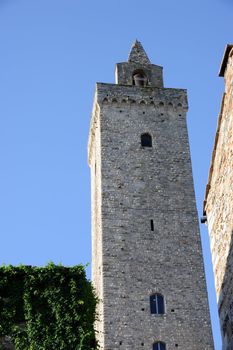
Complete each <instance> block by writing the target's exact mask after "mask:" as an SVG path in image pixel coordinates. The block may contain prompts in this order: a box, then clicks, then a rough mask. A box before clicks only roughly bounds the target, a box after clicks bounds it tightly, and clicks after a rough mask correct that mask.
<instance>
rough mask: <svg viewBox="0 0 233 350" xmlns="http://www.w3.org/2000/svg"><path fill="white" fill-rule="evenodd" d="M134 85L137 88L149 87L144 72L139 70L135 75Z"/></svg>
mask: <svg viewBox="0 0 233 350" xmlns="http://www.w3.org/2000/svg"><path fill="white" fill-rule="evenodd" d="M133 85H136V86H146V85H147V76H146V74H145V73H144V72H143V70H141V69H138V70H136V71H134V73H133Z"/></svg>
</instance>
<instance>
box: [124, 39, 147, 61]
mask: <svg viewBox="0 0 233 350" xmlns="http://www.w3.org/2000/svg"><path fill="white" fill-rule="evenodd" d="M128 62H136V63H142V64H150V60H149V58H148V56H147V54H146V52H145V50H144V48H143V46H142V44H141V43H140V41H138V40H136V41H135V43H134V44H133V46H132V48H131V51H130V54H129V58H128Z"/></svg>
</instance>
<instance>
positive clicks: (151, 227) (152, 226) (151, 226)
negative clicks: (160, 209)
mask: <svg viewBox="0 0 233 350" xmlns="http://www.w3.org/2000/svg"><path fill="white" fill-rule="evenodd" d="M150 229H151V231H154V220H151V221H150Z"/></svg>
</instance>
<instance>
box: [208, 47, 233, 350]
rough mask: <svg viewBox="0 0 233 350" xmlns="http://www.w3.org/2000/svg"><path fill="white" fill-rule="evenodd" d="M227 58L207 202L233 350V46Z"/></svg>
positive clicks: (224, 325) (226, 341) (224, 326)
mask: <svg viewBox="0 0 233 350" xmlns="http://www.w3.org/2000/svg"><path fill="white" fill-rule="evenodd" d="M226 54H227V56H226V55H225V56H224V59H223V64H222V66H221V70H220V75H222V74H224V79H225V92H224V95H223V99H222V106H221V111H220V115H219V121H218V128H217V133H216V138H215V145H214V150H213V156H212V164H211V168H210V174H209V181H208V185H207V191H206V198H205V202H204V212H205V213H206V214H207V220H208V229H209V233H210V241H211V251H212V261H213V268H214V276H215V287H216V293H217V299H218V307H219V316H220V323H221V331H222V338H223V350H226V349H228V350H229V349H233V345H232V344H233V235H232V232H233V231H232V230H233V191H232V188H233V171H232V169H233V45H229V46H228V48H227V50H226Z"/></svg>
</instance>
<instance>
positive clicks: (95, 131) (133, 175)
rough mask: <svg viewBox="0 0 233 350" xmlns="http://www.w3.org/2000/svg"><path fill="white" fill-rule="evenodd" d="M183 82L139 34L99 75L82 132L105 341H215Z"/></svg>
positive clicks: (197, 348) (100, 333)
mask: <svg viewBox="0 0 233 350" xmlns="http://www.w3.org/2000/svg"><path fill="white" fill-rule="evenodd" d="M187 108H188V106H187V95H186V90H183V89H171V88H164V86H163V74H162V67H160V66H156V65H153V64H151V63H150V61H149V59H148V57H147V55H146V53H145V51H144V49H143V48H142V46H141V44H140V43H139V42H138V41H136V43H135V44H134V45H133V47H132V50H131V52H130V55H129V59H128V62H124V63H119V64H117V66H116V84H104V83H97V86H96V93H95V100H94V108H93V115H92V120H91V129H90V137H89V164H90V167H91V184H92V245H93V247H92V264H93V283H94V286H95V288H96V291H97V294H98V297H99V299H100V303H99V307H98V313H99V321H98V322H97V325H96V328H97V337H98V340H99V343H100V349H104V350H132V349H136V350H140V349H146V350H171V349H182V350H207V349H213V341H212V334H211V327H210V316H209V309H208V300H207V292H206V284H205V276H204V268H203V260H202V250H201V242H200V235H199V228H198V218H197V211H196V204H195V195H194V187H193V179H192V169H191V161H190V152H189V143H188V134H187V128H186V112H187Z"/></svg>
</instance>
